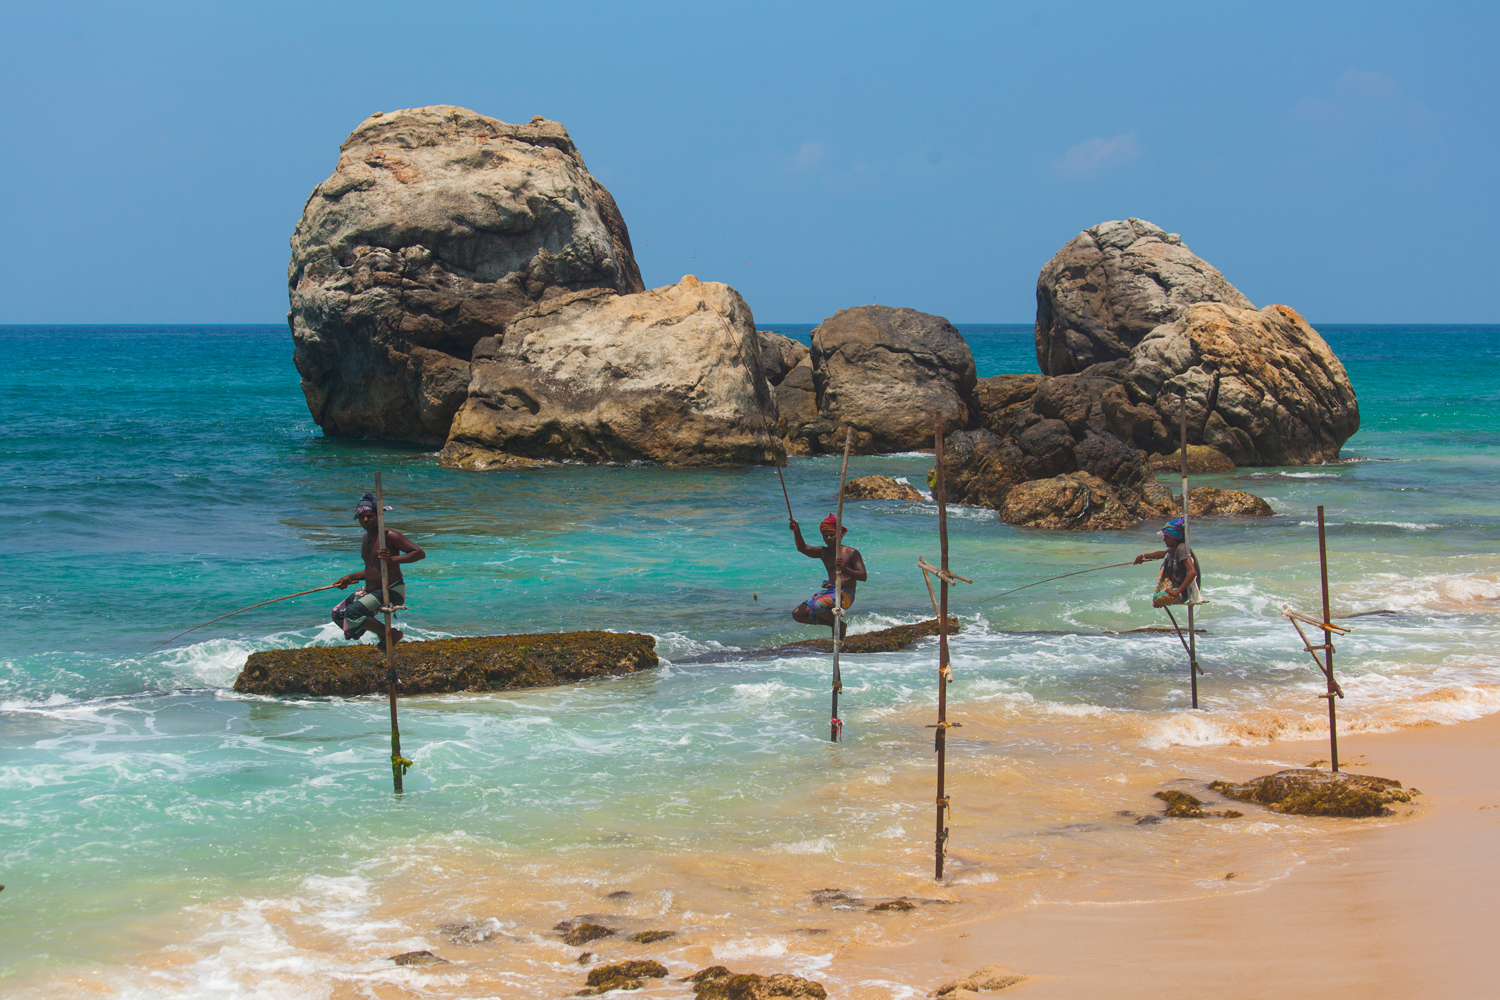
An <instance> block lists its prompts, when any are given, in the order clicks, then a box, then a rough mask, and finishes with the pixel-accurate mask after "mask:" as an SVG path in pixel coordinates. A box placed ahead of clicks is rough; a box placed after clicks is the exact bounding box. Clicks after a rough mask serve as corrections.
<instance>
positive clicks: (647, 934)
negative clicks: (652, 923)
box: [625, 931, 677, 944]
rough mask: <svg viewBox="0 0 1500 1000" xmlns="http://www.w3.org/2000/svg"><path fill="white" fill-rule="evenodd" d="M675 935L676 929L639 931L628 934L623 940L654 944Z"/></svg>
mask: <svg viewBox="0 0 1500 1000" xmlns="http://www.w3.org/2000/svg"><path fill="white" fill-rule="evenodd" d="M676 936H677V932H676V931H640V932H639V933H636V934H632V935H630V937H628V938H626V939H625V940H626V941H634V942H635V943H636V944H655V943H656V942H658V941H665V940H667V938H674V937H676Z"/></svg>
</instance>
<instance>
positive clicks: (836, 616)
mask: <svg viewBox="0 0 1500 1000" xmlns="http://www.w3.org/2000/svg"><path fill="white" fill-rule="evenodd" d="M844 431H845V433H844V467H843V468H842V469H841V470H840V471H839V505H838V508H837V509H836V510H835V511H834V514H833V709H832V710H831V712H830V713H829V716H828V738H829V739H830V740H833V741H834V742H838V740H839V738H840V737H842V736H843V734H844V720H843V719H840V718H839V693H840V692H841V691H843V690H844V679H843V677H842V676H840V674H839V639H840V636H839V632H840V626H842V625H843V624H844V574H843V573H842V572H841V571H840V570H839V555H840V554H841V553H842V552H843V548H844V481H845V480H846V479H848V478H849V449H850V448H851V447H853V445H854V428H853V427H846V428H844ZM787 509H788V510H790V509H791V501H790V500H788V501H787Z"/></svg>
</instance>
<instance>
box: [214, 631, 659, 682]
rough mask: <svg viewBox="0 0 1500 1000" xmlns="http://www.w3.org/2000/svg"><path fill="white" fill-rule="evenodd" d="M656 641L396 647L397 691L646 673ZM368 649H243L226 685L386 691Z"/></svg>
mask: <svg viewBox="0 0 1500 1000" xmlns="http://www.w3.org/2000/svg"><path fill="white" fill-rule="evenodd" d="M657 662H658V661H657V657H656V640H655V639H654V638H653V637H651V636H649V635H638V634H636V633H634V632H623V633H618V632H551V633H540V634H536V635H491V636H476V637H473V638H461V639H435V640H433V641H431V642H403V643H400V644H398V645H397V646H396V665H397V669H398V670H399V672H400V677H401V685H400V686H399V687H398V688H397V691H398V692H399V693H401V694H403V695H414V694H442V693H446V692H451V691H495V690H500V691H511V690H517V689H521V688H533V687H547V686H550V685H554V684H570V683H573V682H576V681H581V680H587V679H589V678H591V677H607V676H615V675H619V674H629V673H635V672H636V671H638V670H649V669H651V668H652V667H655V666H656V665H657ZM385 676H386V668H385V654H384V653H382V652H381V651H380V650H379V649H378V648H377V647H375V646H365V645H360V646H311V647H307V648H305V649H271V650H264V651H262V652H258V653H251V654H250V656H249V657H248V658H247V659H246V660H245V667H244V669H243V670H241V671H240V675H239V677H238V678H236V680H235V682H234V689H235V690H236V691H239V692H241V693H243V694H268V695H291V694H297V695H316V696H330V695H336V696H339V697H345V698H348V697H354V696H357V695H362V694H376V693H379V692H383V691H385V690H386V683H385Z"/></svg>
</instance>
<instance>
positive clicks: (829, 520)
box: [818, 514, 849, 538]
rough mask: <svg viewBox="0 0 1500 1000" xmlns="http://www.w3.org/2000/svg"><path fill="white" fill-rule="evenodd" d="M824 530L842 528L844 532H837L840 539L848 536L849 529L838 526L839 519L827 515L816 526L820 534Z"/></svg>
mask: <svg viewBox="0 0 1500 1000" xmlns="http://www.w3.org/2000/svg"><path fill="white" fill-rule="evenodd" d="M824 528H843V529H844V530H843V531H841V532H839V537H840V538H843V537H844V536H845V535H847V534H849V529H848V528H847V527H844V526H843V525H841V524H839V519H838V518H837V517H836V516H834V515H833V514H829V515H828V516H827V517H825V518H823V521H822V523H821V524H819V525H818V531H819V532H821V531H822V530H823V529H824Z"/></svg>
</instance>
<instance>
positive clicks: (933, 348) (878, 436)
mask: <svg viewBox="0 0 1500 1000" xmlns="http://www.w3.org/2000/svg"><path fill="white" fill-rule="evenodd" d="M811 360H812V376H813V383H814V390H815V392H816V396H817V406H818V414H819V420H818V422H817V423H816V424H815V425H813V426H812V427H810V428H809V431H810V432H811V433H812V434H813V435H815V436H816V438H817V440H816V442H815V443H816V446H817V450H821V451H839V450H841V449H842V448H843V446H844V428H845V427H852V428H853V429H854V447H855V450H856V451H857V452H859V453H861V454H870V453H874V452H887V451H909V450H911V449H914V448H930V447H932V443H933V439H932V434H933V417H934V415H935V414H937V415H941V419H942V423H943V433H944V434H948V433H950V432H952V431H955V430H962V429H963V428H964V427H965V426H967V425H968V422H969V400H970V398H971V396H972V394H973V391H974V382H975V377H974V355H973V353H972V352H970V350H969V345H968V344H967V343H965V341H964V338H963V335H962V334H960V333H959V332H958V330H956V329H955V328H954V326H953V324H952V323H949V322H948V321H947V320H946V319H944V318H943V317H941V316H932V315H929V314H928V313H922V312H917V311H916V310H915V309H895V308H891V307H890V306H856V307H854V308H853V309H842V310H840V311H839V312H837V313H835V314H834V315H833V316H832V317H830V318H828V319H825V320H824V321H823V322H822V323H821V324H819V325H818V327H817V329H815V330H813V333H812V354H811Z"/></svg>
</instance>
